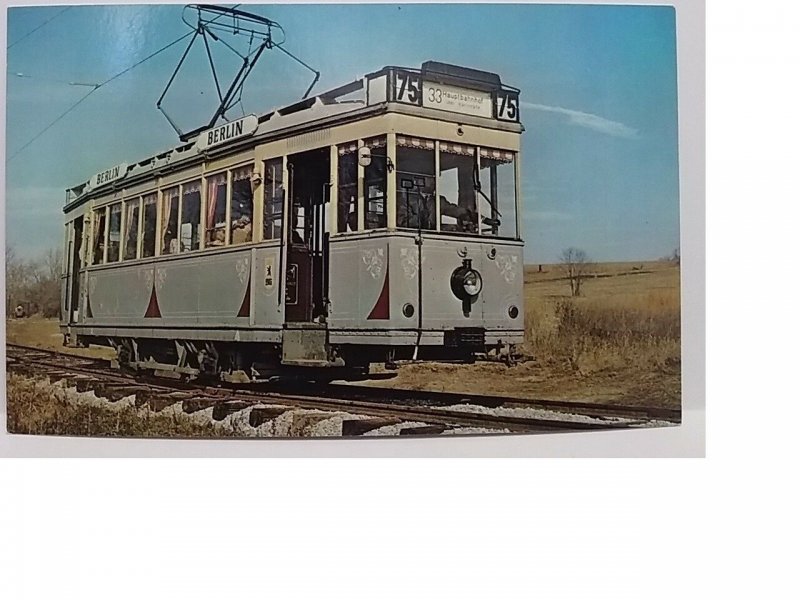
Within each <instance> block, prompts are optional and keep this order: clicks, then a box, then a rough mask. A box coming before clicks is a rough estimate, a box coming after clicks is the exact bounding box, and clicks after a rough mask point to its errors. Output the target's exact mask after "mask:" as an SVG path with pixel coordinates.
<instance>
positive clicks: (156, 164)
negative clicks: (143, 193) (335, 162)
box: [64, 67, 521, 212]
mask: <svg viewBox="0 0 800 600" xmlns="http://www.w3.org/2000/svg"><path fill="white" fill-rule="evenodd" d="M388 69H389V67H386V68H384V69H382V70H381V71H377V72H375V73H372V74H370V75H367V76H365V77H363V78H361V79H357V80H355V81H353V82H352V83H349V84H346V85H343V86H339V87H337V88H334V89H333V90H329V91H327V92H324V93H322V94H319V95H317V96H313V97H311V98H308V99H306V100H302V101H300V102H296V103H294V104H291V105H288V106H285V107H282V108H279V109H275V110H273V111H271V112H268V113H264V114H262V115H260V116H258V121H259V123H258V127H257V129H256V131H255V133H254V134H253V135H250V136H247V137H246V138H243V139H241V140H233V141H232V142H231V143H230V144H226V145H225V146H223V147H221V148H214V149H213V153H214V154H216V153H224V152H225V151H226V150H227V151H229V150H231V149H235V148H239V147H240V146H241V145H243V144H250V143H253V141H254V140H257V139H259V138H269V137H271V136H274V135H279V134H280V132H282V131H284V130H286V131H287V132H289V131H292V130H297V129H302V128H303V126H304V125H312V124H317V123H320V122H323V121H326V120H328V119H332V120H335V118H336V117H340V116H344V115H348V114H350V113H358V112H362V113H371V112H373V111H375V112H377V111H380V110H382V109H385V107H386V105H387V103H386V102H385V101H383V102H380V103H375V104H370V105H368V104H367V89H368V87H369V86H368V84H367V79H368V78H369V77H374V76H376V75H378V74H380V73H382V72H384V71H388ZM463 119H464V117H463V116H461V117H460V120H463ZM517 127H520V126H519V125H517ZM520 129H521V127H520ZM207 131H208V129H205V130H203V131H198V132H196V133H195V134H194V135H193V136H192V137H191V138H188V139H187V141H186V142H184V143H182V144H180V145H178V146H175V147H173V148H172V149H170V150H167V151H165V152H162V153H159V154H156V155H154V156H151V157H149V158H146V159H145V160H142V161H139V162H137V163H133V164H130V165H127V167H126V171H125V174H124V175H122V176H120V177H119V178H118V179H115V180H114V181H110V182H108V183H104V184H102V185H99V186H95V187H92V186H91V185H90V183H91V179H89V180H87V181H85V182H83V183H81V184H80V185H77V186H75V187H72V188H68V189H67V203H66V206H65V207H64V212H69V211H71V210H73V209H74V208H76V207H77V206H79V205H80V204H82V203H83V202H84V201H86V200H88V199H89V198H91V197H99V196H103V195H106V194H108V193H109V192H112V191H113V190H117V189H119V188H120V182H124V184H123V185H125V184H128V185H130V184H131V183H133V182H135V181H137V180H139V181H141V179H142V178H143V177H146V176H147V175H148V174H151V173H153V172H164V171H165V170H168V171H172V170H173V169H176V168H178V166H179V165H181V164H183V163H190V162H193V161H197V160H202V159H203V158H204V157H205V156H207V152H204V151H202V150H199V149H198V148H197V146H196V144H195V142H196V141H197V138H198V137H199V136H200V135H202V134H203V133H205V132H207ZM115 184H116V185H115Z"/></svg>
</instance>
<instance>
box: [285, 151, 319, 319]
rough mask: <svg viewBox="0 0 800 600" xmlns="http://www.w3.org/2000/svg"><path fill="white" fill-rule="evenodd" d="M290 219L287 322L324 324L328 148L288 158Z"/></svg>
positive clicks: (287, 267) (287, 264)
mask: <svg viewBox="0 0 800 600" xmlns="http://www.w3.org/2000/svg"><path fill="white" fill-rule="evenodd" d="M288 168H289V215H290V216H291V227H290V229H289V231H288V240H287V252H286V255H287V260H286V281H285V284H286V285H285V289H286V292H285V293H286V321H287V322H293V323H299V322H318V323H321V322H324V320H325V317H327V314H326V313H327V296H328V291H327V289H328V281H327V272H328V252H327V246H328V234H327V233H326V231H325V223H326V219H325V204H326V202H327V200H328V194H329V188H330V151H329V150H328V148H321V149H319V150H312V151H309V152H303V153H301V154H293V155H290V156H289V158H288Z"/></svg>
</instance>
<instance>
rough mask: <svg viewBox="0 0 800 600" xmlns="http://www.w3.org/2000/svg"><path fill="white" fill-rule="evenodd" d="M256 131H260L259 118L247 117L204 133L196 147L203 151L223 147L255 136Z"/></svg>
mask: <svg viewBox="0 0 800 600" xmlns="http://www.w3.org/2000/svg"><path fill="white" fill-rule="evenodd" d="M256 129H258V117H256V116H255V115H247V116H246V117H242V118H241V119H237V120H236V121H231V122H230V123H225V124H224V125H220V126H219V127H214V128H213V129H208V130H206V131H203V132H202V133H201V134H200V135H199V136H198V138H197V141H196V142H195V147H196V148H197V149H198V150H200V151H203V150H208V149H209V148H214V147H216V146H222V145H224V144H227V143H228V142H232V141H234V140H238V139H241V138H244V137H247V136H249V135H253V134H254V133H255V132H256Z"/></svg>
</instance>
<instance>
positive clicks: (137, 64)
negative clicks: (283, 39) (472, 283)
mask: <svg viewBox="0 0 800 600" xmlns="http://www.w3.org/2000/svg"><path fill="white" fill-rule="evenodd" d="M192 33H193V32H189V33H187V34H186V35H182V36H181V37H179V38H178V39H177V40H175V41H173V42H170V43H169V44H167V45H166V46H164V47H163V48H161V49H159V50H156V51H155V52H153V53H152V54H150V55H149V56H146V57H145V58H143V59H142V60H140V61H139V62H137V63H134V64H132V65H131V66H130V67H128V68H126V69H125V70H123V71H120V72H119V73H117V74H116V75H112V76H111V77H109V78H108V79H106V80H105V81H103V82H101V83H98V84H96V85H95V87H94V88H92V89H91V90H89V91H88V92H87V93H86V94H85V95H84V96H83V97H81V98H80V100H78V101H77V102H76V103H75V104H73V105H72V106H70V107H69V108H68V109H67V110H65V111H64V112H63V113H61V114H60V115H59V116H58V117H56V118H55V120H53V121H52V122H51V123H50V124H49V125H47V126H46V127H45V128H44V129H42V130H41V131H40V132H39V133H37V134H36V135H35V136H33V138H31V139H30V140H28V141H27V142H26V143H25V144H24V145H23V146H22V147H21V148H19V149H18V150H17V151H16V152H14V154H12V155H11V156H9V157H8V158H7V159H6V162H9V161H11V160H12V159H13V158H14V157H16V156H17V155H18V154H19V153H20V152H22V151H23V150H25V149H26V148H27V147H28V146H30V145H31V144H33V142H35V141H36V140H38V139H39V138H40V137H42V135H44V134H45V132H47V131H48V130H49V129H50V128H51V127H52V126H53V125H55V124H56V123H58V122H59V121H60V120H61V119H63V118H64V117H66V116H67V115H68V114H69V113H71V112H72V111H73V110H75V109H76V108H77V107H78V105H80V104H81V102H83V101H84V100H86V99H87V98H88V97H89V96H91V95H92V94H94V93H95V92H96V91H97V90H99V89H100V88H101V87H103V86H104V85H106V84H107V83H111V82H112V81H114V80H115V79H117V78H119V77H122V76H123V75H125V73H127V72H129V71H131V70H133V69H135V68H136V67H138V66H139V65H141V64H142V63H143V62H146V61H148V60H150V59H151V58H153V57H154V56H156V55H158V54H161V53H162V52H164V51H165V50H167V49H169V48H171V47H172V46H174V45H175V44H177V43H179V42H181V41H183V40H185V39H186V38H187V37H189V36H190V35H192Z"/></svg>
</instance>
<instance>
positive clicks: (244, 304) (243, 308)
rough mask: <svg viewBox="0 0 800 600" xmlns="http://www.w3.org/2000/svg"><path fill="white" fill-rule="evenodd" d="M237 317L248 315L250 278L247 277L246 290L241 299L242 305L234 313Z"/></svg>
mask: <svg viewBox="0 0 800 600" xmlns="http://www.w3.org/2000/svg"><path fill="white" fill-rule="evenodd" d="M236 316H237V317H249V316H250V278H249V277H248V278H247V290H246V291H245V293H244V300H242V306H240V307H239V312H238V313H236Z"/></svg>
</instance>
